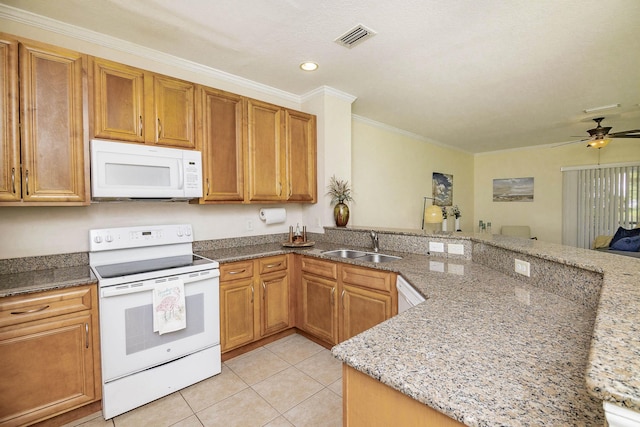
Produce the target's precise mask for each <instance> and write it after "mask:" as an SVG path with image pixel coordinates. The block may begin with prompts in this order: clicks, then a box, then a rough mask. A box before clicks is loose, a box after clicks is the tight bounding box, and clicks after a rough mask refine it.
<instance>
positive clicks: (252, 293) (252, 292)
mask: <svg viewBox="0 0 640 427" xmlns="http://www.w3.org/2000/svg"><path fill="white" fill-rule="evenodd" d="M253 295H254V289H253V285H251V304H253Z"/></svg>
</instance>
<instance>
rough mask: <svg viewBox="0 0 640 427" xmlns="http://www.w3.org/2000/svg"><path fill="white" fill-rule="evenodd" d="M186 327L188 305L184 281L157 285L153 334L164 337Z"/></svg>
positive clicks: (154, 298)
mask: <svg viewBox="0 0 640 427" xmlns="http://www.w3.org/2000/svg"><path fill="white" fill-rule="evenodd" d="M186 327H187V305H186V301H185V297H184V282H183V281H182V279H180V278H175V279H171V280H168V281H166V282H164V283H159V284H157V285H156V286H155V287H154V289H153V332H158V333H159V334H160V335H162V334H166V333H168V332H174V331H179V330H180V329H184V328H186Z"/></svg>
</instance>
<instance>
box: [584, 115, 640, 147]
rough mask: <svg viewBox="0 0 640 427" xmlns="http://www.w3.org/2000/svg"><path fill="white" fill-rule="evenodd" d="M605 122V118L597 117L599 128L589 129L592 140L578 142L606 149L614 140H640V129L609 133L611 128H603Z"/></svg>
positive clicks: (595, 120)
mask: <svg viewBox="0 0 640 427" xmlns="http://www.w3.org/2000/svg"><path fill="white" fill-rule="evenodd" d="M603 120H604V117H597V118H595V119H593V121H594V122H596V124H597V126H596V127H595V128H593V129H589V130H588V131H587V132H589V135H590V138H586V139H581V140H580V141H576V142H585V141H588V142H587V147H594V148H603V147H606V146H607V144H609V142H611V139H612V138H640V129H633V130H625V131H622V132H614V133H609V131H610V130H611V129H612V128H611V127H608V126H607V127H603V126H602V125H600V122H601V121H603Z"/></svg>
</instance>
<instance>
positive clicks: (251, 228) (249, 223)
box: [247, 219, 253, 231]
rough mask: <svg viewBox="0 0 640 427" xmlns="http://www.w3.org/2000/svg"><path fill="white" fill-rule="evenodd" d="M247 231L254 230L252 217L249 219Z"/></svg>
mask: <svg viewBox="0 0 640 427" xmlns="http://www.w3.org/2000/svg"><path fill="white" fill-rule="evenodd" d="M247 231H253V221H252V220H250V219H248V220H247Z"/></svg>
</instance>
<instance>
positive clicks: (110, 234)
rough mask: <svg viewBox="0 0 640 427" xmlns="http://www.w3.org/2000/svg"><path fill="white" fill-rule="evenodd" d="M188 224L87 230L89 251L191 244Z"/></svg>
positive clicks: (191, 230) (191, 239)
mask: <svg viewBox="0 0 640 427" xmlns="http://www.w3.org/2000/svg"><path fill="white" fill-rule="evenodd" d="M192 242H193V229H192V228H191V225H190V224H176V225H153V226H143V227H118V228H101V229H94V230H89V251H90V252H98V251H106V250H113V249H128V248H139V247H145V246H161V245H171V244H175V243H192Z"/></svg>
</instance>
